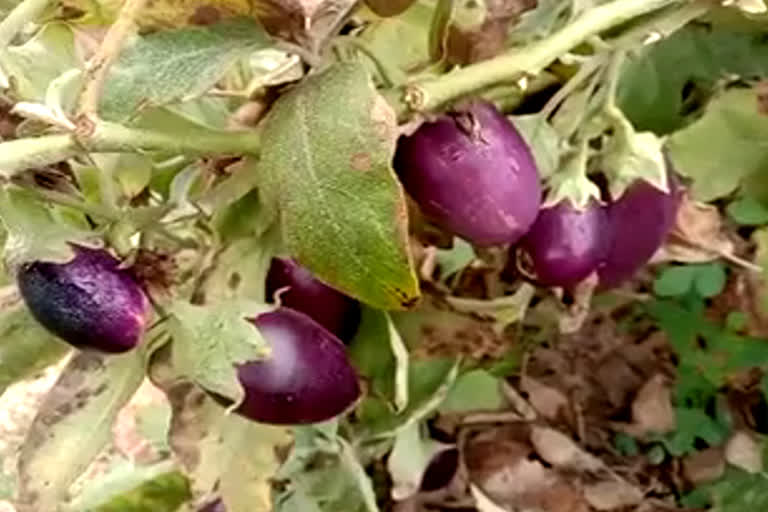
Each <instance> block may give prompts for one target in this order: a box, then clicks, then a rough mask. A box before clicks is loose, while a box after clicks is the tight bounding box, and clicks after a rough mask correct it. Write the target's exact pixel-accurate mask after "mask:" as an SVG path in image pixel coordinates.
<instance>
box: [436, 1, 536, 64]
mask: <svg viewBox="0 0 768 512" xmlns="http://www.w3.org/2000/svg"><path fill="white" fill-rule="evenodd" d="M465 3H466V4H467V5H469V4H470V3H469V2H465ZM537 4H538V2H537V0H485V1H484V2H474V3H473V4H472V5H473V6H474V7H475V9H474V10H473V11H474V12H467V16H469V17H470V18H471V19H468V20H462V19H454V20H452V23H451V24H450V26H449V28H448V34H447V38H446V40H445V50H446V57H447V58H448V62H449V63H451V64H458V65H467V64H471V63H473V62H478V61H481V60H485V59H489V58H491V57H494V56H495V55H497V54H498V53H499V52H501V51H502V50H503V49H504V48H505V46H506V42H507V35H508V32H509V28H510V25H511V23H512V22H514V20H515V19H516V18H517V17H518V16H519V15H520V14H522V13H524V12H525V11H528V10H530V9H533V8H535V7H536V5H537Z"/></svg>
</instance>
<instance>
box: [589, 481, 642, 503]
mask: <svg viewBox="0 0 768 512" xmlns="http://www.w3.org/2000/svg"><path fill="white" fill-rule="evenodd" d="M584 497H585V498H586V500H587V501H588V502H589V504H590V505H592V507H593V508H596V509H597V510H614V509H619V508H622V507H631V506H634V505H637V504H639V503H640V502H641V501H642V499H643V493H642V492H641V491H640V489H638V488H637V487H635V486H633V485H630V484H629V483H628V482H624V481H620V480H606V481H603V482H598V483H596V484H592V485H588V486H586V487H585V488H584Z"/></svg>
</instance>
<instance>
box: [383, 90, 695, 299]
mask: <svg viewBox="0 0 768 512" xmlns="http://www.w3.org/2000/svg"><path fill="white" fill-rule="evenodd" d="M395 169H396V171H397V173H398V176H399V177H400V181H401V182H402V183H403V186H404V188H405V190H406V191H407V192H408V195H409V196H410V197H411V198H412V199H413V200H414V202H415V203H416V204H418V206H419V208H420V210H421V212H422V213H423V214H424V216H425V217H426V218H428V219H429V220H431V221H432V222H433V223H435V224H436V225H439V226H440V227H442V228H443V229H445V230H446V231H449V232H452V233H454V234H456V235H458V236H460V237H462V238H464V239H466V240H468V241H469V242H471V243H473V244H474V245H476V246H480V247H482V246H494V245H509V246H510V247H511V251H512V256H513V257H514V258H515V260H516V261H518V262H520V263H521V266H522V267H523V270H524V273H525V274H526V275H527V276H529V277H530V278H531V279H532V280H533V281H535V282H536V283H537V284H539V285H541V286H547V287H563V288H566V289H568V288H572V287H574V286H576V285H577V284H578V283H580V282H581V281H583V280H584V279H586V278H587V277H589V276H590V275H592V274H593V273H597V275H598V277H599V284H600V287H601V288H603V289H605V288H611V287H615V286H617V285H619V284H621V283H622V282H624V281H626V280H627V279H629V278H630V277H632V275H633V274H634V273H635V272H636V271H637V270H638V269H639V268H640V267H642V266H643V265H645V264H646V263H647V262H648V260H650V258H651V257H652V256H653V254H654V253H655V252H656V250H657V249H658V248H659V247H660V246H661V244H662V243H663V241H664V238H665V236H666V235H667V233H668V232H669V230H670V229H671V228H672V227H673V225H674V221H675V217H676V214H677V209H678V205H679V202H680V197H681V192H682V190H681V189H680V188H679V187H677V186H676V185H675V183H674V181H673V179H672V177H671V176H670V180H669V181H670V186H669V191H666V192H665V191H662V190H660V189H658V188H656V187H654V186H653V185H651V184H650V183H648V182H646V181H642V180H638V181H636V182H634V183H633V184H631V185H630V186H629V187H628V188H627V190H626V191H625V192H624V194H623V195H622V196H621V197H619V198H618V199H617V200H610V199H608V200H606V201H597V200H593V201H591V202H590V203H589V204H588V205H586V207H585V208H577V207H576V206H574V204H572V203H571V202H570V201H569V200H563V201H560V202H559V203H557V204H555V205H551V206H548V207H542V188H541V185H540V177H539V172H538V168H537V165H536V162H535V160H534V157H533V154H532V152H531V150H530V148H529V146H528V144H527V143H526V142H525V140H524V139H523V137H522V136H521V134H520V133H519V132H518V131H517V129H516V128H515V126H514V125H513V124H512V123H511V122H510V121H509V120H508V119H507V118H506V117H504V115H502V114H501V113H500V112H499V111H498V110H496V108H495V107H494V106H493V105H492V104H490V103H486V102H482V101H474V102H471V103H468V104H466V105H464V106H463V107H462V108H460V109H457V110H455V111H453V112H449V113H448V114H446V115H443V116H441V117H439V118H437V119H436V120H433V121H431V122H427V123H425V124H423V125H422V126H421V127H420V128H419V129H418V130H417V131H416V132H415V133H413V134H412V135H410V136H407V137H404V138H403V139H401V141H400V142H399V144H398V149H397V154H396V157H395Z"/></svg>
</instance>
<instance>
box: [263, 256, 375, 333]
mask: <svg viewBox="0 0 768 512" xmlns="http://www.w3.org/2000/svg"><path fill="white" fill-rule="evenodd" d="M282 288H287V290H285V291H284V292H282V293H281V294H280V304H281V305H282V306H285V307H288V308H291V309H295V310H296V311H299V312H301V313H304V314H306V315H308V316H309V317H310V318H312V319H313V320H314V321H316V322H317V323H319V324H320V325H322V326H323V327H325V328H326V329H328V330H329V331H330V332H331V333H333V334H335V335H336V336H338V338H339V339H340V340H341V341H343V342H345V343H349V342H350V341H352V338H354V336H355V333H357V328H358V327H359V325H360V317H361V309H360V303H359V302H357V301H356V300H355V299H353V298H351V297H349V296H347V295H344V294H343V293H341V292H340V291H338V290H336V289H335V288H331V287H330V286H328V285H326V284H325V283H323V282H322V281H320V280H318V279H317V278H316V277H315V276H314V275H313V274H312V273H311V272H310V271H309V270H307V269H306V268H304V267H302V266H301V265H299V264H298V263H296V262H295V261H293V260H290V259H283V258H273V259H272V263H271V265H270V268H269V272H268V274H267V283H266V295H267V300H272V298H273V297H274V295H275V293H276V292H277V291H278V290H280V289H282Z"/></svg>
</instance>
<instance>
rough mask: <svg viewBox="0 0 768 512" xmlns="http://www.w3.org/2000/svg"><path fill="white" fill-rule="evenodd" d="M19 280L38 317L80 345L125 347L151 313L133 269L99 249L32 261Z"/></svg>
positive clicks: (99, 348)
mask: <svg viewBox="0 0 768 512" xmlns="http://www.w3.org/2000/svg"><path fill="white" fill-rule="evenodd" d="M17 283H18V286H19V292H20V293H21V296H22V298H23V299H24V302H25V303H26V305H27V307H28V308H29V310H30V312H31V313H32V315H33V316H34V317H35V319H36V320H37V321H38V322H40V324H41V325H42V326H43V327H45V328H46V329H48V330H49V331H50V332H52V333H53V334H55V335H56V336H58V337H59V338H61V339H62V340H64V341H66V342H68V343H70V344H71V345H73V346H75V347H77V348H80V349H93V350H97V351H101V352H106V353H121V352H127V351H129V350H131V349H132V348H134V347H135V346H136V345H138V344H139V342H140V341H141V338H142V336H143V334H144V331H145V329H146V327H147V324H148V321H149V318H150V314H151V309H150V304H149V300H148V299H147V296H146V295H145V294H144V291H143V290H142V288H141V286H140V284H139V283H138V282H137V281H136V279H135V278H134V277H133V275H132V274H131V273H130V272H128V271H127V270H125V269H122V268H120V261H118V260H117V259H116V258H115V257H113V256H112V255H111V254H109V253H108V252H107V251H104V250H100V249H89V248H85V247H75V257H74V259H72V260H71V261H69V262H67V263H50V262H41V261H38V262H32V263H28V264H26V265H24V266H22V268H21V269H20V270H19V273H18V276H17Z"/></svg>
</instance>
